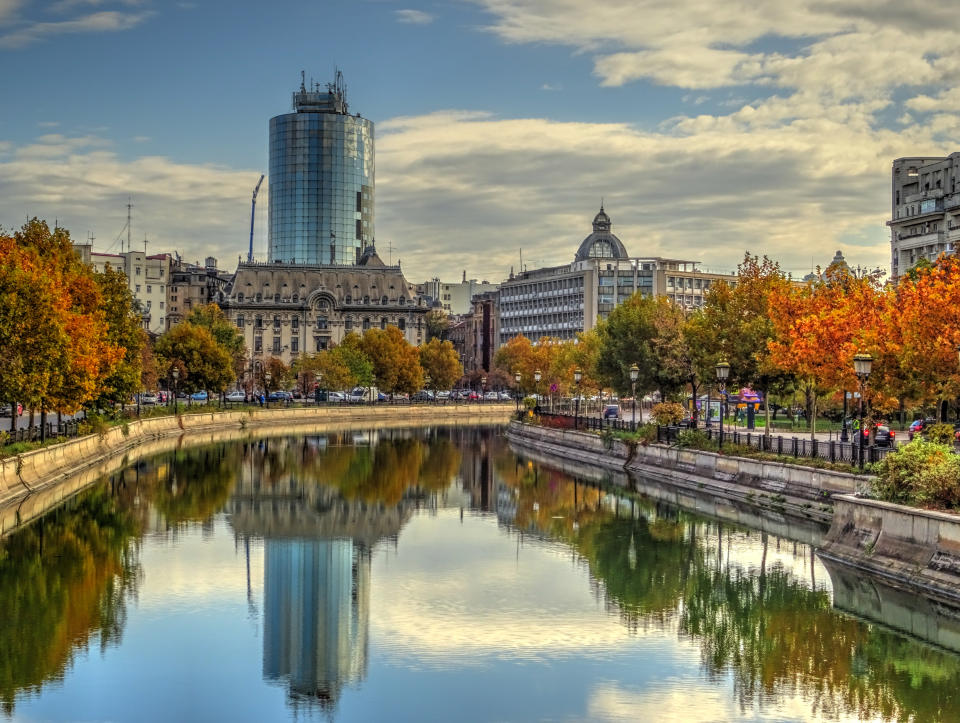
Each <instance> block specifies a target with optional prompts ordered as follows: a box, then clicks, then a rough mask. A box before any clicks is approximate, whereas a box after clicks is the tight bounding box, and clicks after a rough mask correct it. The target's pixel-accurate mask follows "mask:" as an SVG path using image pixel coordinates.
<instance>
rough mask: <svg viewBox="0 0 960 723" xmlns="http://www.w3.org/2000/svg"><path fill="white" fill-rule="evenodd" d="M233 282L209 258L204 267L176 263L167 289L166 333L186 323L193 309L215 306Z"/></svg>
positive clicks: (180, 262) (213, 260) (230, 276)
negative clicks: (184, 321) (185, 320)
mask: <svg viewBox="0 0 960 723" xmlns="http://www.w3.org/2000/svg"><path fill="white" fill-rule="evenodd" d="M232 278H233V276H232V275H231V274H229V273H227V272H225V271H221V270H219V269H218V268H217V260H216V259H215V258H213V257H212V256H208V257H207V258H206V260H205V261H204V265H203V266H200V265H199V264H188V263H186V262H184V261H183V260H182V259H179V258H177V259H175V260H174V261H173V263H172V264H171V266H170V283H169V284H168V285H167V315H166V329H167V330H169V329H171V328H172V327H174V326H176V325H177V324H179V323H180V322H181V321H183V320H184V319H186V318H187V316H189V314H190V312H191V311H192V310H193V309H194V308H195V307H197V306H203V305H204V304H210V303H213V302H216V301H217V299H219V298H220V296H221V292H223V291H224V289H226V288H227V286H228V285H229V283H230V280H231V279H232Z"/></svg>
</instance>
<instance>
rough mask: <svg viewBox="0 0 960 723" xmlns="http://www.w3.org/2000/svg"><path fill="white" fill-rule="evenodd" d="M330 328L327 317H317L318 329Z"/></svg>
mask: <svg viewBox="0 0 960 723" xmlns="http://www.w3.org/2000/svg"><path fill="white" fill-rule="evenodd" d="M328 326H329V320H328V319H327V317H325V316H318V317H317V328H318V329H326V328H327V327H328Z"/></svg>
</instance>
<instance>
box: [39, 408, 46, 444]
mask: <svg viewBox="0 0 960 723" xmlns="http://www.w3.org/2000/svg"><path fill="white" fill-rule="evenodd" d="M40 441H41V442H46V441H47V408H46V407H45V406H43V405H41V406H40Z"/></svg>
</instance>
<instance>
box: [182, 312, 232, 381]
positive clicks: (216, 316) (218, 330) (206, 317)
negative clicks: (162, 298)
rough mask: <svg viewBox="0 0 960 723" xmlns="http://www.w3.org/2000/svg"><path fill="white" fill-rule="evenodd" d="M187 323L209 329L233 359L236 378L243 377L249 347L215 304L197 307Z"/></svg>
mask: <svg viewBox="0 0 960 723" xmlns="http://www.w3.org/2000/svg"><path fill="white" fill-rule="evenodd" d="M185 321H186V322H187V323H189V324H193V325H195V326H202V327H203V328H205V329H209V330H210V333H211V334H213V338H214V339H216V340H217V343H218V344H219V345H220V346H222V347H223V348H224V349H226V351H227V353H228V354H229V355H230V358H231V359H233V370H234V374H235V376H236V377H238V378H239V377H242V376H243V372H244V369H245V368H246V357H247V345H246V342H244V340H243V335H242V334H241V333H240V330H239V329H237V327H236V325H235V324H234V323H232V322H231V321H230V320H229V319H228V318H227V316H226V314H224V313H223V310H222V309H221V308H220V307H219V306H218V305H217V304H214V303H210V304H203V305H201V306H197V307H195V308H194V309H193V311H191V312H190V313H189V314H188V315H187V318H186V319H185Z"/></svg>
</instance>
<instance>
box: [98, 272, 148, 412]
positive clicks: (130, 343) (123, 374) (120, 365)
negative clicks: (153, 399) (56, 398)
mask: <svg viewBox="0 0 960 723" xmlns="http://www.w3.org/2000/svg"><path fill="white" fill-rule="evenodd" d="M94 279H95V280H96V282H97V286H98V287H99V289H100V297H101V300H102V301H101V308H102V309H103V312H104V315H105V320H106V324H107V340H108V341H109V342H110V343H111V344H112V345H113V346H116V347H118V348H119V349H122V350H123V356H122V357H121V358H120V359H119V360H118V361H117V363H116V364H114V365H113V366H112V367H111V368H110V369H109V370H108V373H107V375H106V376H105V377H104V378H103V379H101V380H100V388H99V394H98V396H97V401H96V404H97V406H98V407H99V406H104V405H106V404H115V403H120V404H122V403H123V402H125V401H127V400H128V399H130V397H131V396H132V395H133V394H135V393H137V392H139V391H140V390H141V389H142V388H143V378H142V377H143V369H144V367H143V362H144V354H143V349H144V346H145V345H146V334H145V333H144V331H143V329H142V328H141V326H140V321H141V320H140V315H139V313H138V312H137V309H136V306H135V301H134V298H133V294H132V293H131V292H130V286H129V284H128V283H127V277H126V276H125V275H124V274H123V273H122V272H120V271H114V270H113V269H111V268H110V267H109V266H108V267H107V268H106V269H104V271H103V272H102V273H96V274H94ZM154 375H155V371H154ZM150 388H152V387H150Z"/></svg>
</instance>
